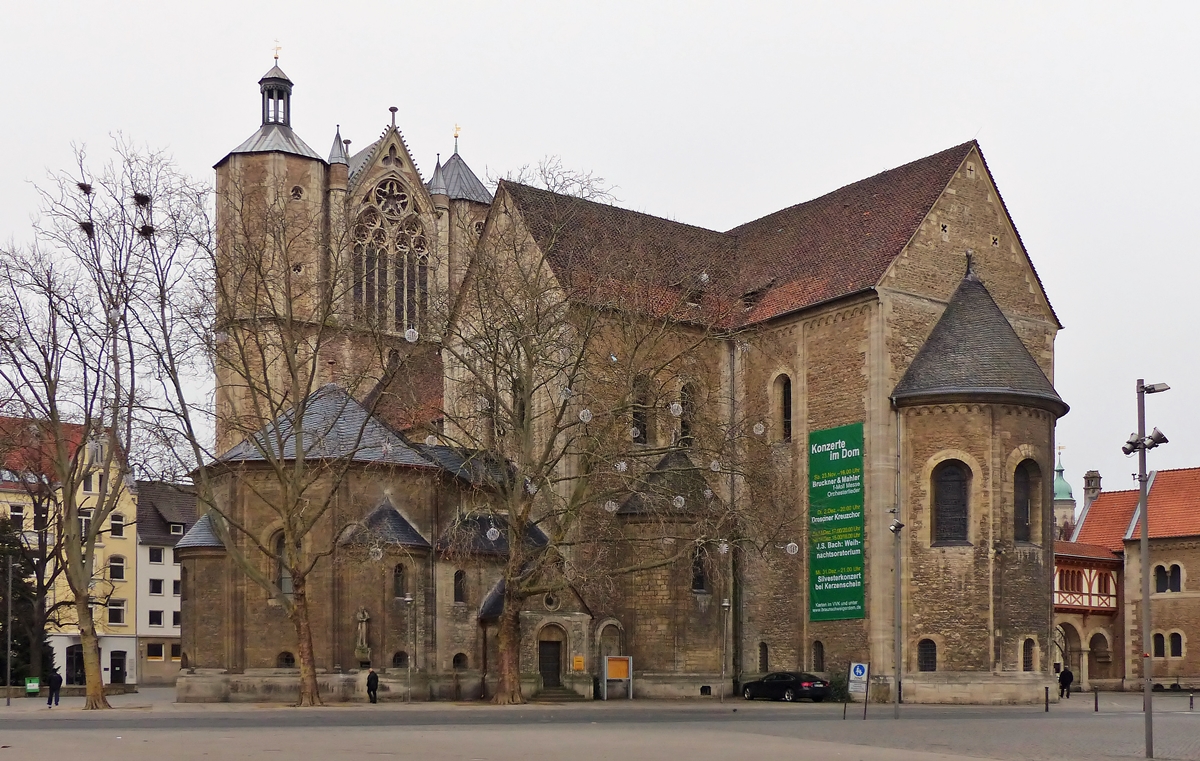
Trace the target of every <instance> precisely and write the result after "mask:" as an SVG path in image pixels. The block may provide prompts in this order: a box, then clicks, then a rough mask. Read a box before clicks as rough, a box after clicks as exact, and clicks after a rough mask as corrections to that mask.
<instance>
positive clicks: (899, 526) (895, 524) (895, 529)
mask: <svg viewBox="0 0 1200 761" xmlns="http://www.w3.org/2000/svg"><path fill="white" fill-rule="evenodd" d="M902 528H904V524H903V523H901V522H900V521H899V520H897V519H895V518H893V519H892V525H890V526H888V531H891V532H892V533H893V534H897V535H898V534H899V533H900V529H902Z"/></svg>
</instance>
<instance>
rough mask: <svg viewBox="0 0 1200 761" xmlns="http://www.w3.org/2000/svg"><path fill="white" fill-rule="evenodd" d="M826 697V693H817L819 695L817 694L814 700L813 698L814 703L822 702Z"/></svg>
mask: <svg viewBox="0 0 1200 761" xmlns="http://www.w3.org/2000/svg"><path fill="white" fill-rule="evenodd" d="M824 699H825V696H824V695H817V696H815V697H814V698H813V699H812V700H813V702H814V703H820V702H821V701H822V700H824Z"/></svg>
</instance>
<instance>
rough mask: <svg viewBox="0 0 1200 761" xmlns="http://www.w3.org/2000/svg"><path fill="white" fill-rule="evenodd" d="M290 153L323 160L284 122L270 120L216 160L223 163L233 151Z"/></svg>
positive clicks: (218, 163)
mask: <svg viewBox="0 0 1200 761" xmlns="http://www.w3.org/2000/svg"><path fill="white" fill-rule="evenodd" d="M270 152H278V153H290V154H293V155H295V156H305V157H307V158H310V159H316V160H317V161H324V159H322V158H321V157H320V156H319V155H318V154H317V152H316V151H314V150H313V149H312V148H309V147H308V144H307V143H305V142H304V141H303V140H301V139H300V136H299V135H297V134H296V133H295V132H293V131H292V128H291V127H289V126H287V125H286V124H279V123H277V122H271V123H269V124H264V125H262V126H261V127H259V128H258V129H257V130H255V131H254V134H253V135H251V136H250V137H248V138H246V140H245V141H244V142H243V143H242V144H241V145H239V146H238V147H237V148H234V149H233V150H232V151H230V152H229V154H228V155H227V156H225V158H223V159H221V160H220V161H218V162H217V166H220V165H221V164H223V163H225V159H227V158H229V156H232V155H233V154H235V153H270Z"/></svg>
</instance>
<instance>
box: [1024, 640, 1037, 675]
mask: <svg viewBox="0 0 1200 761" xmlns="http://www.w3.org/2000/svg"><path fill="white" fill-rule="evenodd" d="M1033 648H1034V644H1033V640H1032V639H1027V640H1025V644H1024V645H1022V647H1021V670H1022V671H1033Z"/></svg>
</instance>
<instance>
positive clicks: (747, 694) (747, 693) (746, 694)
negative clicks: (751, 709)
mask: <svg viewBox="0 0 1200 761" xmlns="http://www.w3.org/2000/svg"><path fill="white" fill-rule="evenodd" d="M742 697H744V698H745V699H746V700H754V693H753V692H751V690H750V688H749V687H747V688H746V689H744V690H742Z"/></svg>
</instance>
